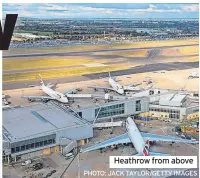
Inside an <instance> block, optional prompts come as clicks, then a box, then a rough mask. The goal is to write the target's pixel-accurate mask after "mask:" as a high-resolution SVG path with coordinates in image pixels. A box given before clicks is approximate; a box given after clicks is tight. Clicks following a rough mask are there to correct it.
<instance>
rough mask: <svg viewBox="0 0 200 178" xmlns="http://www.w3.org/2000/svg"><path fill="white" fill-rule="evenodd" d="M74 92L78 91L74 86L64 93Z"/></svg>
mask: <svg viewBox="0 0 200 178" xmlns="http://www.w3.org/2000/svg"><path fill="white" fill-rule="evenodd" d="M73 93H77V88H72V89H70V90H68V91H66V92H64V95H67V94H73Z"/></svg>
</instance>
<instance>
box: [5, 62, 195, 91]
mask: <svg viewBox="0 0 200 178" xmlns="http://www.w3.org/2000/svg"><path fill="white" fill-rule="evenodd" d="M198 67H199V62H170V63H154V64H147V65H142V66H137V67H133V68H131V69H126V70H118V71H112V75H113V76H121V75H129V74H138V73H146V72H156V71H161V70H166V71H172V70H184V69H191V68H198ZM104 77H108V73H107V72H102V73H95V74H87V75H83V76H78V77H65V78H57V79H48V80H45V82H47V83H48V82H52V83H61V84H62V83H71V82H77V81H87V80H91V79H99V78H104ZM30 84H33V85H39V81H22V82H11V83H3V90H10V89H19V88H27V87H28V85H30Z"/></svg>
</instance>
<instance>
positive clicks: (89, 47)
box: [4, 38, 199, 55]
mask: <svg viewBox="0 0 200 178" xmlns="http://www.w3.org/2000/svg"><path fill="white" fill-rule="evenodd" d="M198 43H199V39H198V38H195V39H187V40H165V41H146V42H144V41H142V42H134V43H122V44H111V45H80V46H64V47H49V48H34V49H26V50H25V52H24V49H23V48H17V49H16V48H13V49H9V51H4V54H5V55H11V54H25V53H27V54H28V53H45V52H73V51H91V50H101V49H120V48H140V47H141V48H142V47H161V46H174V45H183V44H184V45H187V44H188V45H189V44H198Z"/></svg>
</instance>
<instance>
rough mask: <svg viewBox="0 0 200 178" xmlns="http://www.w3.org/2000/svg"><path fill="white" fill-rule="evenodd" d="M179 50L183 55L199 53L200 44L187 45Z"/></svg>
mask: <svg viewBox="0 0 200 178" xmlns="http://www.w3.org/2000/svg"><path fill="white" fill-rule="evenodd" d="M179 52H180V53H181V54H183V55H193V54H197V55H198V54H199V46H187V47H182V48H180V49H179Z"/></svg>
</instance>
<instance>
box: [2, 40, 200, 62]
mask: <svg viewBox="0 0 200 178" xmlns="http://www.w3.org/2000/svg"><path fill="white" fill-rule="evenodd" d="M197 45H199V44H187V45H176V46H161V47H143V48H141V47H139V48H128V49H127V48H121V49H101V50H89V51H76V52H53V53H32V54H16V55H3V59H7V58H24V57H44V56H78V55H80V56H83V55H90V53H94V52H113V51H133V50H144V49H156V50H157V52H155V53H152V54H150V57H153V56H154V55H156V54H157V53H158V52H159V50H160V49H164V48H174V47H186V46H197ZM91 55H92V54H91Z"/></svg>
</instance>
